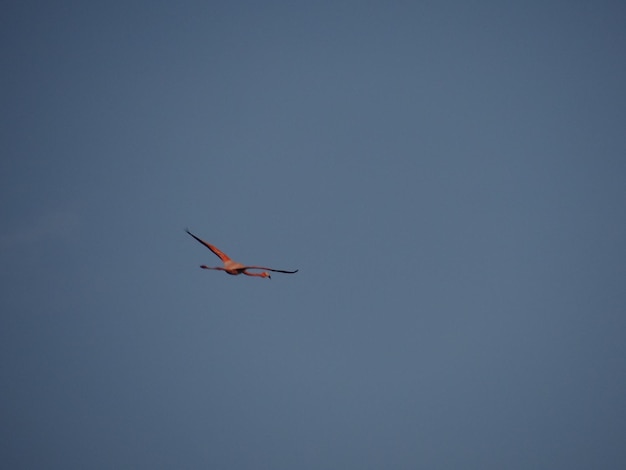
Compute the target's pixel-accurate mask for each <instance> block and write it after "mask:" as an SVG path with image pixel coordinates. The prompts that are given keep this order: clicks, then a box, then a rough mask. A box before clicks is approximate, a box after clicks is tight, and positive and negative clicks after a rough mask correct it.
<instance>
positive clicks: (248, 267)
mask: <svg viewBox="0 0 626 470" xmlns="http://www.w3.org/2000/svg"><path fill="white" fill-rule="evenodd" d="M245 269H265V270H266V271H272V272H275V273H285V274H295V273H297V272H298V270H297V269H296V270H295V271H285V270H282V269H272V268H265V267H263V266H246V267H245Z"/></svg>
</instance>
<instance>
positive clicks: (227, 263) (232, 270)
mask: <svg viewBox="0 0 626 470" xmlns="http://www.w3.org/2000/svg"><path fill="white" fill-rule="evenodd" d="M185 231H186V232H187V233H188V234H189V235H191V236H192V237H193V238H195V239H196V240H197V241H198V242H200V243H202V244H203V245H204V246H206V247H207V248H208V249H209V250H211V251H212V252H213V253H214V254H215V255H216V256H217V257H218V258H219V259H221V260H222V263H224V266H223V267H221V266H218V267H210V266H206V265H204V264H203V265H201V266H200V267H201V268H202V269H213V270H215V271H224V272H225V273H228V274H230V275H231V276H237V275H239V274H245V275H246V276H253V277H266V278H268V279H271V278H272V277H271V276H270V273H268V272H267V271H273V272H276V273H285V274H294V273H297V272H298V270H297V269H296V270H295V271H285V270H282V269H271V268H266V267H263V266H247V265H245V264H242V263H238V262H237V261H233V260H232V259H230V257H228V256H227V255H226V254H225V253H224V252H222V251H220V250H219V249H218V248H217V247H216V246H215V245H211V244H210V243H208V242H205V241H204V240H202V239H201V238H198V237H196V236H195V235H194V234H193V233H191V232H190V231H189V230H185ZM250 269H258V270H262V272H260V273H252V272H249V271H248V270H250Z"/></svg>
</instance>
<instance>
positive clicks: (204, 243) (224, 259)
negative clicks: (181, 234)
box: [185, 229, 230, 262]
mask: <svg viewBox="0 0 626 470" xmlns="http://www.w3.org/2000/svg"><path fill="white" fill-rule="evenodd" d="M185 232H187V233H188V234H189V235H191V236H192V237H193V238H195V239H196V240H198V241H199V242H200V243H202V244H203V245H204V246H206V247H207V248H208V249H209V250H211V251H212V252H213V253H215V254H216V255H217V256H218V257H219V259H221V260H222V261H224V262H226V261H230V258H229V257H228V256H226V254H225V253H222V252H221V251H220V250H219V249H218V248H217V247H216V246H214V245H211V244H210V243H207V242H205V241H204V240H202V239H201V238H198V237H196V236H195V235H194V234H193V233H191V232H190V231H189V229H185Z"/></svg>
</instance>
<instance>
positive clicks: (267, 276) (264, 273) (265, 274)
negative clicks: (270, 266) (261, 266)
mask: <svg viewBox="0 0 626 470" xmlns="http://www.w3.org/2000/svg"><path fill="white" fill-rule="evenodd" d="M261 276H262V277H266V278H268V279H269V280H270V281H271V280H272V276H271V275H270V273H268V272H267V271H263V272H262V273H261Z"/></svg>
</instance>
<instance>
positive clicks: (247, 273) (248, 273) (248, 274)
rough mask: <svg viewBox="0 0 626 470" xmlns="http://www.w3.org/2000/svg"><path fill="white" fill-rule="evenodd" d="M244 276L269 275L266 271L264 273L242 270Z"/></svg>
mask: <svg viewBox="0 0 626 470" xmlns="http://www.w3.org/2000/svg"><path fill="white" fill-rule="evenodd" d="M243 273H244V274H245V275H246V276H253V277H269V276H270V275H269V274H268V273H266V272H265V271H263V272H262V273H250V272H248V271H244V272H243Z"/></svg>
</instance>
